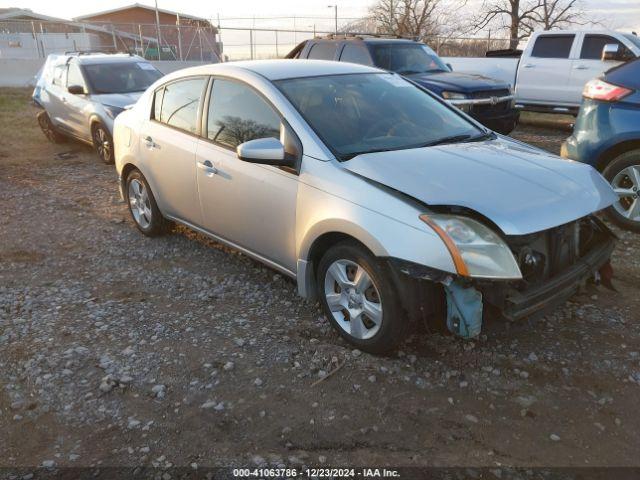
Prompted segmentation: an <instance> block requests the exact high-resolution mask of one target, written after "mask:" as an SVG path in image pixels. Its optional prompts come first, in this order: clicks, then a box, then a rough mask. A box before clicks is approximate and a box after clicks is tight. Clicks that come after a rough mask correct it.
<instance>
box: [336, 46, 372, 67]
mask: <svg viewBox="0 0 640 480" xmlns="http://www.w3.org/2000/svg"><path fill="white" fill-rule="evenodd" d="M340 61H341V62H350V63H359V64H360V65H372V62H371V57H370V56H369V51H368V50H367V49H366V48H365V47H363V46H361V45H351V44H347V45H345V46H344V48H343V49H342V55H340Z"/></svg>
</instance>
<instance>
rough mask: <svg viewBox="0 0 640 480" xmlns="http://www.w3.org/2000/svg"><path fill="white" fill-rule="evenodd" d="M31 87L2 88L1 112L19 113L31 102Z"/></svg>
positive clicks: (0, 89) (0, 96)
mask: <svg viewBox="0 0 640 480" xmlns="http://www.w3.org/2000/svg"><path fill="white" fill-rule="evenodd" d="M31 92H33V90H32V89H30V88H0V113H2V114H3V116H4V115H6V114H14V113H19V112H20V110H23V109H24V108H25V107H26V106H27V105H28V104H29V103H30V102H31Z"/></svg>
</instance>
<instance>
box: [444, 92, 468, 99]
mask: <svg viewBox="0 0 640 480" xmlns="http://www.w3.org/2000/svg"><path fill="white" fill-rule="evenodd" d="M442 98H444V99H446V100H464V99H466V98H467V96H466V95H465V94H464V93H458V92H442Z"/></svg>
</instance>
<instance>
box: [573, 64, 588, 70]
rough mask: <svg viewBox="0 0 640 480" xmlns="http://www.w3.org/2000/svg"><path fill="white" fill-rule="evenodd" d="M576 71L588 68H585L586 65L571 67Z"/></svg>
mask: <svg viewBox="0 0 640 480" xmlns="http://www.w3.org/2000/svg"><path fill="white" fill-rule="evenodd" d="M573 68H574V69H576V70H588V69H589V67H587V66H586V65H578V66H577V67H573Z"/></svg>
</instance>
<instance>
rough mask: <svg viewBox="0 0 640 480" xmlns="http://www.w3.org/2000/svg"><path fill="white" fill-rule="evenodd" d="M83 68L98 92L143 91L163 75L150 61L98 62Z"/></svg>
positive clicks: (94, 90)
mask: <svg viewBox="0 0 640 480" xmlns="http://www.w3.org/2000/svg"><path fill="white" fill-rule="evenodd" d="M82 68H83V69H84V73H85V75H86V77H87V79H88V81H89V83H90V84H91V89H92V91H93V93H96V94H100V93H131V92H142V91H144V90H146V89H147V87H148V86H149V85H151V84H152V83H153V82H155V81H156V80H157V79H159V78H160V77H162V73H160V72H159V71H158V70H157V69H156V68H155V67H154V66H153V65H151V64H150V63H149V62H123V63H97V64H89V65H83V67H82Z"/></svg>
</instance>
